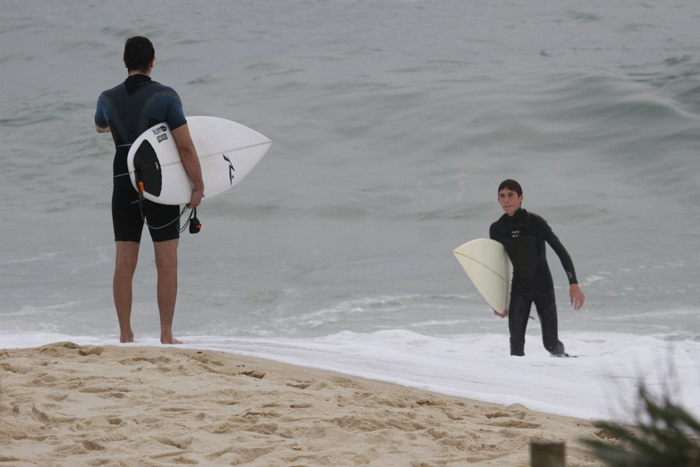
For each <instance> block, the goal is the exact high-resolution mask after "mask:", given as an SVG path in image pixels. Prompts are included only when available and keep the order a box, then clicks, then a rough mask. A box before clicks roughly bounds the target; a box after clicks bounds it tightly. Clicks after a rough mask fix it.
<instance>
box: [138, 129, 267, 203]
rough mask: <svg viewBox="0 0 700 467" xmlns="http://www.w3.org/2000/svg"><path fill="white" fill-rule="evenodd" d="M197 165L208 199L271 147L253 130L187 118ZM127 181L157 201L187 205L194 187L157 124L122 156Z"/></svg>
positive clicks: (237, 178) (172, 144) (239, 177)
mask: <svg viewBox="0 0 700 467" xmlns="http://www.w3.org/2000/svg"><path fill="white" fill-rule="evenodd" d="M187 124H188V127H189V130H190V134H191V135H192V142H193V143H194V147H195V148H196V149H197V155H198V156H199V163H200V165H201V166H202V178H203V179H204V194H205V195H206V196H205V198H204V199H203V200H202V201H203V202H204V201H207V200H210V199H212V198H213V197H215V196H218V195H220V194H221V193H223V192H224V191H226V190H228V189H230V188H231V187H233V186H234V185H235V184H237V183H238V182H240V181H241V180H242V179H243V177H245V176H246V175H248V173H249V172H250V171H251V170H252V169H253V167H255V165H256V164H257V163H258V162H259V161H260V159H262V157H263V156H264V155H265V153H266V152H267V150H268V149H269V148H270V145H271V144H272V141H270V140H269V139H268V138H267V137H265V136H263V135H261V134H260V133H258V132H257V131H255V130H251V129H250V128H248V127H245V126H243V125H240V124H238V123H236V122H232V121H230V120H225V119H223V118H217V117H187ZM127 165H128V167H129V177H130V178H131V184H132V185H133V186H134V188H135V189H137V190H138V188H137V186H138V180H141V181H143V184H144V197H145V198H146V199H149V200H151V201H153V202H155V203H159V204H187V203H189V202H190V199H191V197H192V189H193V187H194V185H193V184H192V181H191V180H190V178H189V176H188V175H187V172H186V171H185V167H184V166H183V165H182V161H181V160H180V153H179V152H178V150H177V146H176V145H175V140H174V139H173V135H172V132H171V131H170V128H169V127H168V125H167V124H166V123H159V124H158V125H155V126H153V127H151V128H149V129H148V130H146V131H145V132H143V134H141V136H139V137H138V138H137V139H136V141H134V144H133V145H132V146H131V149H130V150H129V154H128V156H127Z"/></svg>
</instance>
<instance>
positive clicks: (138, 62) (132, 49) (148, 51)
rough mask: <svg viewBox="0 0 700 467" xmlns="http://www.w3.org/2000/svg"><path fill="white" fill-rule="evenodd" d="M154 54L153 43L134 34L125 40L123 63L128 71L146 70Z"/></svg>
mask: <svg viewBox="0 0 700 467" xmlns="http://www.w3.org/2000/svg"><path fill="white" fill-rule="evenodd" d="M155 56H156V51H155V49H154V48H153V44H152V43H151V41H149V40H148V39H146V38H145V37H141V36H135V37H130V38H129V39H127V40H126V44H125V45H124V63H126V68H127V69H128V70H129V71H148V69H149V68H150V67H151V61H152V60H153V58H154V57H155Z"/></svg>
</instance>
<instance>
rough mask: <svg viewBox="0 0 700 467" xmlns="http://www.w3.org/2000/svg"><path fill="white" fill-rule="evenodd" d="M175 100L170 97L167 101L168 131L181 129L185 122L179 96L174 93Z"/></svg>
mask: <svg viewBox="0 0 700 467" xmlns="http://www.w3.org/2000/svg"><path fill="white" fill-rule="evenodd" d="M175 96H176V97H177V98H173V97H171V98H170V99H169V101H168V110H167V112H168V113H167V115H168V116H167V118H166V120H165V121H166V122H167V124H168V126H169V127H170V131H172V130H174V129H176V128H179V127H181V126H182V125H184V124H185V123H187V120H186V119H185V111H184V110H183V108H182V103H181V102H180V96H178V95H177V93H175Z"/></svg>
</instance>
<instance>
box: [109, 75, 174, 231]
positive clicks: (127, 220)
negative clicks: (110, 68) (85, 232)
mask: <svg viewBox="0 0 700 467" xmlns="http://www.w3.org/2000/svg"><path fill="white" fill-rule="evenodd" d="M162 122H166V123H167V124H168V126H169V127H170V130H171V131H172V130H174V129H176V128H178V127H180V126H182V125H184V124H185V123H187V120H185V115H184V113H183V110H182V104H181V103H180V97H179V96H178V94H177V92H175V90H173V89H172V88H169V87H167V86H163V85H162V84H160V83H157V82H155V81H152V80H151V78H150V77H148V76H146V75H142V74H136V75H132V76H129V77H128V78H127V79H126V81H124V82H123V83H122V84H120V85H118V86H115V87H114V88H112V89H109V90H107V91H105V92H103V93H102V94H101V95H100V97H99V99H98V100H97V110H96V112H95V124H96V125H97V126H98V127H100V128H106V127H108V126H109V128H110V130H111V132H112V138H113V139H114V144H115V146H116V148H117V150H116V153H115V155H114V191H113V192H112V222H113V224H114V238H115V241H132V242H137V243H139V242H140V240H141V232H142V230H143V219H142V217H141V212H140V210H139V206H138V193H137V191H136V190H135V189H134V187H133V186H132V185H131V180H130V178H129V175H128V172H129V170H128V168H127V163H126V158H127V155H128V154H129V149H130V147H131V144H132V143H133V142H134V141H135V140H136V138H138V137H139V136H140V135H141V133H143V132H144V131H146V130H147V129H148V128H150V127H152V126H153V125H156V124H158V123H162ZM143 211H144V214H145V216H146V219H147V221H148V223H149V225H150V226H155V227H159V226H163V225H165V224H167V223H169V222H171V221H173V220H174V219H177V218H178V217H179V215H180V207H179V206H166V205H162V204H157V203H152V202H150V201H148V200H144V201H143ZM149 230H150V232H151V238H152V239H153V241H154V242H163V241H167V240H174V239H176V238H179V236H180V231H179V228H178V223H177V222H174V223H172V224H171V225H169V226H168V227H166V228H163V229H153V228H151V229H149Z"/></svg>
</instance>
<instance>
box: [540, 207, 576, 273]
mask: <svg viewBox="0 0 700 467" xmlns="http://www.w3.org/2000/svg"><path fill="white" fill-rule="evenodd" d="M538 220H539V224H540V229H541V231H542V236H543V238H544V240H545V241H546V242H547V243H549V246H551V247H552V249H553V250H554V252H555V253H556V254H557V256H558V257H559V260H560V261H561V265H562V266H563V267H564V271H566V277H567V278H568V279H569V284H578V280H577V279H576V270H575V269H574V262H573V261H572V259H571V256H569V252H568V251H566V248H564V245H562V243H561V241H559V237H557V236H556V235H555V234H554V231H553V230H552V228H551V227H550V226H549V224H547V221H545V220H544V219H542V218H539V219H538Z"/></svg>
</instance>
